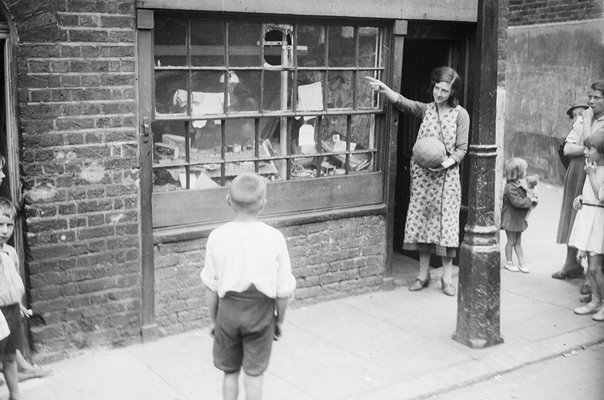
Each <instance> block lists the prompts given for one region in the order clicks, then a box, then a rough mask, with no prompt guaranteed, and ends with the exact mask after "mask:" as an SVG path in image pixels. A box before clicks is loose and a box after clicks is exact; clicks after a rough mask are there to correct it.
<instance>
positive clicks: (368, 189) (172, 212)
mask: <svg viewBox="0 0 604 400" xmlns="http://www.w3.org/2000/svg"><path fill="white" fill-rule="evenodd" d="M140 11H144V13H143V14H141V13H140ZM153 13H154V12H153V11H152V10H139V65H140V66H141V67H140V68H139V82H140V83H141V85H140V86H139V98H140V99H141V108H140V109H141V113H140V115H139V117H140V120H141V121H143V123H142V124H141V125H142V127H143V128H142V132H141V138H142V140H143V142H144V141H145V137H146V140H147V145H146V146H148V140H149V132H145V128H144V126H145V124H147V127H148V123H149V121H151V120H153V118H154V117H153V113H154V108H155V107H154V105H153V104H150V102H151V99H150V98H149V94H153V93H154V88H153V87H152V85H153V84H154V72H153V71H154V56H153V48H152V46H153V45H152V40H149V37H148V36H146V38H145V39H143V40H140V38H141V35H152V34H153V31H152V27H153V18H154V14H153ZM162 13H163V12H162ZM141 15H144V16H145V17H144V18H142V20H141ZM205 15H207V14H205ZM200 16H204V14H201V13H200ZM224 19H225V21H231V20H236V19H237V15H233V18H232V19H231V18H230V16H227V18H224ZM272 19H274V20H278V21H282V20H283V17H282V16H278V15H276V16H274V18H273V16H268V17H267V18H263V19H261V20H259V21H260V22H263V23H266V22H270V21H271V20H272ZM293 21H294V22H292V24H294V23H304V22H308V20H307V19H306V20H304V19H303V18H296V19H294V20H293ZM312 22H314V23H315V24H316V20H315V21H312ZM366 22H367V21H366V20H358V19H357V20H350V19H348V20H347V19H329V20H322V22H321V23H322V24H325V26H328V25H329V24H335V25H341V24H345V23H352V24H354V25H355V26H362V24H363V23H366ZM141 24H142V25H141ZM369 24H371V26H376V23H375V21H372V22H369ZM377 26H379V28H380V29H381V30H382V32H383V40H384V41H385V43H384V46H383V47H384V48H389V47H390V46H389V42H391V41H392V27H391V25H388V24H377ZM141 27H142V29H143V30H140V28H141ZM150 28H151V29H150ZM326 34H327V31H326ZM357 38H358V36H357ZM357 41H358V40H357ZM141 46H142V48H141ZM149 47H151V48H149ZM141 50H142V51H141ZM326 51H327V49H326ZM356 53H358V43H357V44H356V45H355V55H356ZM390 57H391V55H390V54H388V53H387V52H386V53H385V54H384V55H383V60H384V61H383V63H384V65H383V74H382V76H383V78H384V79H386V80H387V79H388V76H389V74H390V73H391V72H390V69H391V66H390V63H391V61H390ZM149 64H151V65H150V66H149ZM143 66H144V67H143ZM304 69H307V68H306V67H305V68H304ZM318 69H321V70H326V71H327V70H328V69H327V67H321V68H318ZM335 69H345V68H335ZM350 69H351V70H353V71H355V72H353V76H354V79H355V82H356V71H357V70H358V71H362V70H364V69H366V68H363V67H354V68H350ZM325 78H326V77H325ZM294 79H295V78H294ZM148 84H150V85H151V87H147V89H141V88H142V87H143V86H148ZM141 91H144V92H145V93H144V94H143V93H140V92H141ZM150 97H153V96H150ZM380 101H383V100H382V99H381V100H380ZM303 114H304V113H296V112H293V111H288V112H282V113H281V114H279V113H278V114H277V115H278V116H286V117H294V116H298V115H303ZM306 114H312V115H317V116H319V118H321V117H325V116H331V115H346V116H347V118H348V125H349V124H350V118H351V117H352V116H353V115H356V114H373V115H375V133H374V135H375V136H374V138H375V152H374V153H373V154H374V156H375V157H374V161H373V162H374V164H375V166H376V167H375V168H374V171H373V172H364V173H359V174H348V173H347V174H346V175H340V176H320V177H316V178H311V179H301V180H286V181H274V182H270V183H269V185H268V196H269V202H268V205H267V207H266V208H265V210H263V217H264V218H273V219H274V218H281V219H289V220H299V217H300V216H304V215H309V216H310V215H315V214H317V213H320V214H325V213H330V212H331V213H333V214H334V215H336V214H342V213H344V214H350V213H351V212H352V213H354V212H355V210H356V211H357V212H359V213H360V214H363V213H367V212H368V210H370V212H371V213H385V196H386V193H385V191H386V189H385V187H386V184H385V180H386V179H387V175H388V174H387V173H385V171H384V170H385V168H386V166H385V164H386V160H387V158H388V155H387V150H388V145H389V139H388V138H387V137H388V135H389V133H390V122H389V119H390V118H388V117H389V116H390V112H388V111H387V110H386V108H385V107H384V104H383V103H380V111H378V112H376V111H375V110H373V111H359V110H357V104H356V102H355V104H354V106H353V110H345V111H343V110H324V111H322V112H309V113H306ZM263 116H266V115H264V114H263V113H261V112H260V113H258V114H257V115H250V116H249V117H251V118H260V117H263ZM270 116H273V115H272V114H271V115H270ZM244 117H245V118H248V115H245V116H244ZM192 119H199V118H192ZM223 124H224V120H223ZM147 129H148V128H147ZM151 135H152V134H151ZM256 135H257V132H256ZM347 136H348V137H347V142H348V143H347V153H346V161H347V162H346V164H348V160H349V157H350V155H351V154H354V153H355V152H354V151H353V152H350V148H349V142H350V135H347ZM151 137H152V136H151ZM319 147H320V146H319ZM141 150H142V151H141V157H143V158H144V157H148V156H149V151H146V150H145V146H142V147H141ZM147 150H148V147H147ZM257 151H258V150H257V148H256V149H255V154H256V155H257V154H258V153H257ZM364 152H367V151H364ZM329 154H330V153H320V155H321V156H326V155H329ZM290 158H292V156H287V155H280V156H276V157H274V159H285V160H288V162H289V159H290ZM257 163H258V161H257V160H256V165H257ZM141 168H143V169H145V168H151V169H152V162H151V163H150V162H149V160H146V161H145V160H142V162H141ZM222 168H224V167H222ZM288 170H289V168H288ZM222 174H224V170H223V171H222ZM223 177H224V175H223ZM141 179H149V180H150V179H152V172H149V171H147V172H143V173H142V174H141ZM150 184H151V183H149V182H148V183H147V185H150ZM144 185H145V183H143V184H142V185H141V186H144ZM227 191H228V188H227V187H220V188H215V189H204V190H191V189H187V190H180V191H170V192H152V190H150V188H149V187H148V186H147V187H146V189H143V190H142V192H143V194H142V195H143V197H145V195H146V196H149V197H150V201H148V202H145V200H144V199H143V200H142V205H143V208H144V207H145V204H147V206H150V208H151V212H150V214H151V215H150V217H151V216H152V229H153V231H154V232H160V231H168V232H173V230H174V229H176V230H178V229H180V228H185V229H189V228H191V227H199V228H200V229H204V227H208V226H213V225H215V224H217V223H220V222H224V221H226V220H228V219H230V218H231V216H232V213H231V210H230V209H229V207H228V206H227V204H226V202H225V197H226V193H227ZM145 214H146V213H145V211H143V217H144V216H145Z"/></svg>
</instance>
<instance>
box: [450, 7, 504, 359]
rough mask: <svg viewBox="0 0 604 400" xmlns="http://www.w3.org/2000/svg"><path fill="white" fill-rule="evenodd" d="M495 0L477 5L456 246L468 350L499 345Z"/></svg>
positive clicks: (460, 328)
mask: <svg viewBox="0 0 604 400" xmlns="http://www.w3.org/2000/svg"><path fill="white" fill-rule="evenodd" d="M497 12H498V4H497V1H496V0H479V1H478V24H477V27H476V29H477V32H476V34H477V38H476V39H477V40H476V45H477V49H476V50H477V51H476V58H477V60H478V63H477V65H476V68H477V70H476V71H475V73H474V76H476V77H477V78H478V80H477V82H476V84H475V87H474V109H473V115H472V124H471V125H472V132H471V140H470V143H471V145H470V148H469V151H468V156H469V158H470V181H469V187H470V193H469V200H468V222H467V225H466V229H465V237H464V241H463V243H462V245H461V251H460V262H459V290H458V302H457V330H456V332H455V334H454V335H453V340H456V341H458V342H460V343H462V344H465V345H466V346H469V347H472V348H483V347H488V346H492V345H495V344H498V343H502V342H503V339H502V338H501V336H500V334H499V328H500V323H499V310H500V283H501V277H500V253H499V240H498V235H499V230H498V229H497V227H496V226H495V171H496V165H495V162H496V158H497V144H496V134H495V121H496V102H497Z"/></svg>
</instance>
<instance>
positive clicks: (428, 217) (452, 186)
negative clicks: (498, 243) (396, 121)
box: [367, 67, 470, 296]
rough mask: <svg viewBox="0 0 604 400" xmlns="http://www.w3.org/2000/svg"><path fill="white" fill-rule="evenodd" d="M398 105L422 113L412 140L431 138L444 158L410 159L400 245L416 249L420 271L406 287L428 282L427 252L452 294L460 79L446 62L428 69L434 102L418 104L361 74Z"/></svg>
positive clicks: (461, 148) (463, 120)
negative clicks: (435, 163) (436, 259)
mask: <svg viewBox="0 0 604 400" xmlns="http://www.w3.org/2000/svg"><path fill="white" fill-rule="evenodd" d="M367 79H368V81H369V83H370V85H371V86H372V87H373V88H374V89H375V90H377V91H378V92H379V93H382V94H384V95H385V96H386V98H387V99H388V100H389V101H390V102H391V103H393V105H394V106H395V107H396V108H398V109H399V110H401V111H403V112H406V113H410V114H412V115H414V116H416V117H418V118H422V123H421V125H420V128H419V132H418V134H417V139H418V140H419V139H421V138H424V137H436V138H438V139H440V140H441V141H442V142H443V143H444V144H445V148H446V150H447V154H448V157H447V158H445V160H443V161H442V163H441V165H440V167H438V168H430V169H425V168H421V167H420V166H419V165H417V164H415V163H414V162H412V170H411V171H412V172H411V198H410V201H409V211H408V212H407V221H406V223H405V239H404V243H403V249H405V250H414V251H417V252H418V253H419V264H420V270H419V274H418V276H417V278H416V279H415V280H414V281H413V282H411V283H410V285H409V290H411V291H416V290H421V289H423V288H425V287H426V286H428V284H429V283H430V257H431V255H432V254H435V255H437V256H440V257H441V259H442V264H443V273H442V277H441V284H442V291H443V293H444V294H446V295H448V296H454V295H455V286H454V285H453V280H452V269H453V258H454V257H455V256H456V252H457V247H459V209H460V206H461V183H460V177H459V164H460V163H461V161H462V160H463V158H464V156H465V155H466V152H467V149H468V132H469V127H470V116H469V115H468V112H467V111H466V110H465V109H464V108H463V107H461V106H460V105H459V98H458V95H459V93H460V89H461V78H460V76H459V75H458V74H457V72H455V70H453V69H452V68H449V67H440V68H437V69H435V70H434V71H433V72H432V76H431V81H430V91H431V93H432V97H433V98H434V101H433V102H431V103H427V104H426V103H421V102H418V101H413V100H410V99H407V98H405V97H404V96H402V95H401V94H399V93H397V92H395V91H394V90H392V89H390V88H389V87H388V86H386V85H385V84H384V83H383V82H381V81H379V80H377V79H374V78H370V77H368V78H367Z"/></svg>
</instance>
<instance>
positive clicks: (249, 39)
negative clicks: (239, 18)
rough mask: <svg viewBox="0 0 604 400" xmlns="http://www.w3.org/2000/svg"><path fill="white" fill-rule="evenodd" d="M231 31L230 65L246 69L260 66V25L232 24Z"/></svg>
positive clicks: (230, 24) (229, 25)
mask: <svg viewBox="0 0 604 400" xmlns="http://www.w3.org/2000/svg"><path fill="white" fill-rule="evenodd" d="M228 27H229V28H228V29H229V50H228V53H229V65H230V66H231V67H246V66H259V65H260V24H256V23H251V22H231V23H229V24H228Z"/></svg>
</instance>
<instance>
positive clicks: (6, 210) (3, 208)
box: [0, 196, 17, 219]
mask: <svg viewBox="0 0 604 400" xmlns="http://www.w3.org/2000/svg"><path fill="white" fill-rule="evenodd" d="M0 215H2V216H4V217H7V218H10V219H15V217H16V216H17V207H16V206H15V205H14V204H13V202H12V201H10V200H9V199H7V198H6V197H2V196H0Z"/></svg>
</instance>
